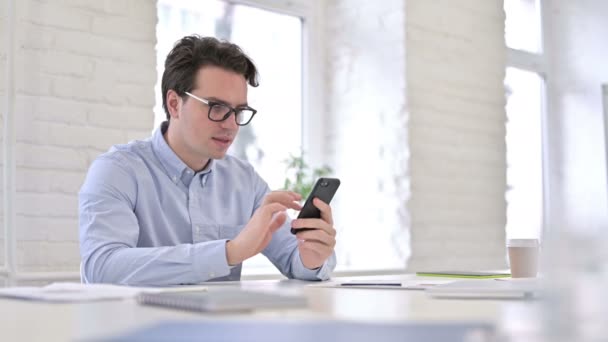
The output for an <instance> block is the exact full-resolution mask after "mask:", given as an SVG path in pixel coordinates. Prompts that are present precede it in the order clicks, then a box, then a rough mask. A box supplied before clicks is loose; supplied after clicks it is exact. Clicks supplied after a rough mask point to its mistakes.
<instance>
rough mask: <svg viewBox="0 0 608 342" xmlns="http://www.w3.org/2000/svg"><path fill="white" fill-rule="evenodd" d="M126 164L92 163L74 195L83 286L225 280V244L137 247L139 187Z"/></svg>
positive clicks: (103, 159) (104, 160)
mask: <svg viewBox="0 0 608 342" xmlns="http://www.w3.org/2000/svg"><path fill="white" fill-rule="evenodd" d="M125 164H126V163H124V162H120V160H116V159H113V158H110V157H101V158H99V159H97V160H96V161H95V162H94V163H93V164H92V165H91V168H90V169H89V172H88V174H87V178H86V180H85V182H84V184H83V186H82V188H81V190H80V192H79V239H80V254H81V258H82V267H81V269H82V272H83V274H82V276H83V279H84V280H85V282H90V283H113V284H124V285H172V284H191V283H200V282H203V281H206V280H209V279H212V278H217V277H222V276H226V275H228V274H229V273H230V268H229V266H228V261H227V260H226V240H215V241H208V242H202V243H196V244H181V245H177V246H166V247H146V248H142V247H137V241H138V238H139V224H138V220H137V216H136V215H135V205H136V203H137V186H138V184H137V179H136V176H135V173H134V172H131V171H129V169H128V167H126V166H123V165H125ZM167 229H170V227H167Z"/></svg>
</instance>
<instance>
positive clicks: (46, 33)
mask: <svg viewBox="0 0 608 342" xmlns="http://www.w3.org/2000/svg"><path fill="white" fill-rule="evenodd" d="M2 3H3V4H2V5H0V25H2V28H3V29H2V31H0V32H1V33H2V35H1V37H0V61H1V62H2V72H0V81H1V82H0V94H1V95H2V96H3V97H2V100H3V101H4V95H5V93H4V92H3V89H4V86H5V81H4V77H3V75H4V68H5V56H6V53H5V51H6V39H5V34H4V27H5V26H4V24H5V22H4V20H2V19H3V18H4V17H5V15H4V13H5V12H6V6H5V5H4V2H2ZM16 3H17V13H18V15H17V18H18V19H17V20H18V23H17V25H18V26H17V30H18V32H17V33H16V36H15V40H16V47H17V49H16V53H15V61H16V68H15V77H16V93H17V94H16V99H15V100H16V102H15V126H16V153H15V157H16V166H17V173H16V190H17V193H16V194H15V198H14V201H15V211H16V224H15V230H16V236H17V239H18V245H17V269H18V270H19V271H20V272H22V271H77V270H78V263H79V261H80V259H79V254H78V217H77V215H78V206H77V192H78V189H79V187H80V185H81V184H82V181H83V179H84V176H85V174H86V171H87V169H88V166H89V165H90V163H91V161H92V160H93V159H94V158H95V157H96V156H97V155H99V154H100V153H101V152H104V151H106V150H107V149H108V148H109V147H110V146H111V145H113V144H117V143H125V142H127V141H128V140H130V139H134V138H144V137H147V136H149V134H150V131H151V130H152V128H153V127H152V125H153V120H154V115H153V112H152V107H153V106H154V84H155V82H156V52H155V44H156V34H155V25H156V7H155V5H156V4H155V2H154V1H146V0H131V1H124V2H123V1H92V0H86V1H80V0H78V1H76V0H54V1H35V0H28V1H17V2H16ZM2 109H4V107H2ZM3 237H4V235H2V237H0V238H3ZM0 248H2V249H3V248H4V245H3V244H2V247H0ZM0 255H2V259H3V257H4V252H3V251H1V253H0Z"/></svg>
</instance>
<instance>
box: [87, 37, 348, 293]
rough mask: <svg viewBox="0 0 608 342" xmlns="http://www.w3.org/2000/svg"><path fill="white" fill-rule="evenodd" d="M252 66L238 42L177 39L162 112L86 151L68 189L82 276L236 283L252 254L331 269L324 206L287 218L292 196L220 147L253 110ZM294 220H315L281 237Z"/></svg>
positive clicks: (300, 275)
mask: <svg viewBox="0 0 608 342" xmlns="http://www.w3.org/2000/svg"><path fill="white" fill-rule="evenodd" d="M257 78H258V74H257V70H256V68H255V66H254V64H253V63H252V61H251V60H250V59H249V57H248V56H246V55H245V54H244V53H243V52H242V51H241V49H240V48H239V47H238V46H236V45H234V44H231V43H228V42H220V41H218V40H216V39H214V38H202V37H200V36H187V37H184V38H183V39H181V40H180V41H178V42H177V43H176V45H175V46H174V48H173V50H172V51H171V52H170V53H169V55H168V56H167V59H166V61H165V71H164V73H163V78H162V95H163V108H164V109H165V112H166V114H167V121H165V122H164V123H163V124H162V125H161V127H160V128H159V129H157V130H156V131H155V132H154V134H153V136H152V137H151V138H149V139H147V140H144V141H135V142H131V143H129V144H126V145H117V146H114V147H113V148H111V149H110V151H108V152H107V153H105V154H103V155H101V156H100V157H98V158H97V159H96V160H95V161H94V162H93V164H92V165H91V168H90V169H89V172H88V174H87V177H86V180H85V182H84V184H83V186H82V188H81V190H80V193H79V211H80V253H81V257H82V267H81V272H82V276H83V278H84V281H86V282H93V283H115V284H129V285H169V284H190V283H199V282H203V281H208V280H239V279H240V274H241V263H242V262H243V261H244V260H246V259H248V258H250V257H252V256H254V255H256V254H258V253H260V252H261V253H263V254H264V255H265V256H266V257H268V259H270V261H271V262H272V263H273V264H274V265H275V266H276V267H277V268H278V269H279V270H280V271H281V273H283V274H284V275H285V276H287V277H289V278H297V279H305V280H323V279H327V278H329V276H330V273H331V271H332V270H333V268H334V267H335V264H336V261H335V253H334V246H335V243H336V239H335V236H336V231H335V229H334V228H333V219H332V213H331V208H330V207H329V205H327V204H325V203H323V202H322V201H320V200H319V199H315V201H314V204H315V206H316V207H317V208H319V210H320V211H321V219H296V220H293V221H290V220H288V219H287V215H286V213H285V210H286V209H287V208H291V209H296V210H299V209H301V207H300V205H299V204H298V203H297V201H298V200H300V199H301V196H300V195H299V194H296V193H294V192H291V191H274V192H270V191H269V188H268V185H267V184H266V183H265V182H264V181H263V180H262V179H261V178H260V177H259V176H258V174H257V173H256V172H255V171H254V170H253V168H252V167H251V165H249V164H248V163H246V162H243V161H241V160H239V159H237V158H234V157H232V156H229V155H226V151H227V150H228V148H229V147H230V145H231V144H232V142H233V141H234V138H235V137H236V134H237V133H238V131H239V127H240V126H244V125H247V124H248V123H249V122H250V121H251V119H252V118H253V116H254V115H255V113H256V111H255V110H254V109H252V108H251V107H249V106H248V105H247V84H248V83H249V85H251V86H254V87H255V86H257V85H258V83H257ZM290 226H291V227H294V228H304V227H306V228H316V229H314V230H309V231H302V232H299V233H297V237H296V236H294V235H292V234H291V233H290V232H289V231H290Z"/></svg>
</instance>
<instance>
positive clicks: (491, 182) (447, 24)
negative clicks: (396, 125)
mask: <svg viewBox="0 0 608 342" xmlns="http://www.w3.org/2000/svg"><path fill="white" fill-rule="evenodd" d="M406 14H407V16H406V32H407V33H406V34H407V39H406V68H407V77H406V79H407V81H406V83H407V90H408V93H407V95H408V112H409V116H410V120H409V125H408V131H409V146H410V159H409V168H410V183H411V198H410V200H409V202H408V208H409V211H410V214H411V226H410V232H411V249H412V251H411V253H412V257H411V258H410V260H409V263H408V268H409V269H410V270H424V269H470V268H503V267H505V247H504V239H505V231H504V229H505V223H506V217H505V212H506V202H505V197H504V194H505V190H506V178H505V177H506V175H505V170H506V162H505V160H506V158H505V151H506V147H505V120H506V114H505V108H504V107H505V96H504V87H503V79H504V70H505V46H504V12H503V9H502V2H501V1H486V0H469V1H447V0H444V1H425V0H408V1H407V6H406Z"/></svg>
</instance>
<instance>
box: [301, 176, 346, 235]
mask: <svg viewBox="0 0 608 342" xmlns="http://www.w3.org/2000/svg"><path fill="white" fill-rule="evenodd" d="M339 186H340V180H339V179H337V178H319V179H317V182H316V183H315V186H314V187H313V188H312V191H311V192H310V195H308V198H307V199H306V202H304V206H303V207H302V210H301V211H300V214H299V215H298V218H321V211H320V210H319V209H318V208H317V207H315V206H314V204H312V200H313V199H314V198H315V197H316V198H318V199H320V200H321V201H323V202H325V203H327V204H329V203H330V202H331V200H332V198H334V195H335V194H336V191H337V190H338V187H339ZM311 229H314V228H299V229H293V228H292V229H291V233H292V234H295V233H296V232H297V231H305V230H311Z"/></svg>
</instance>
